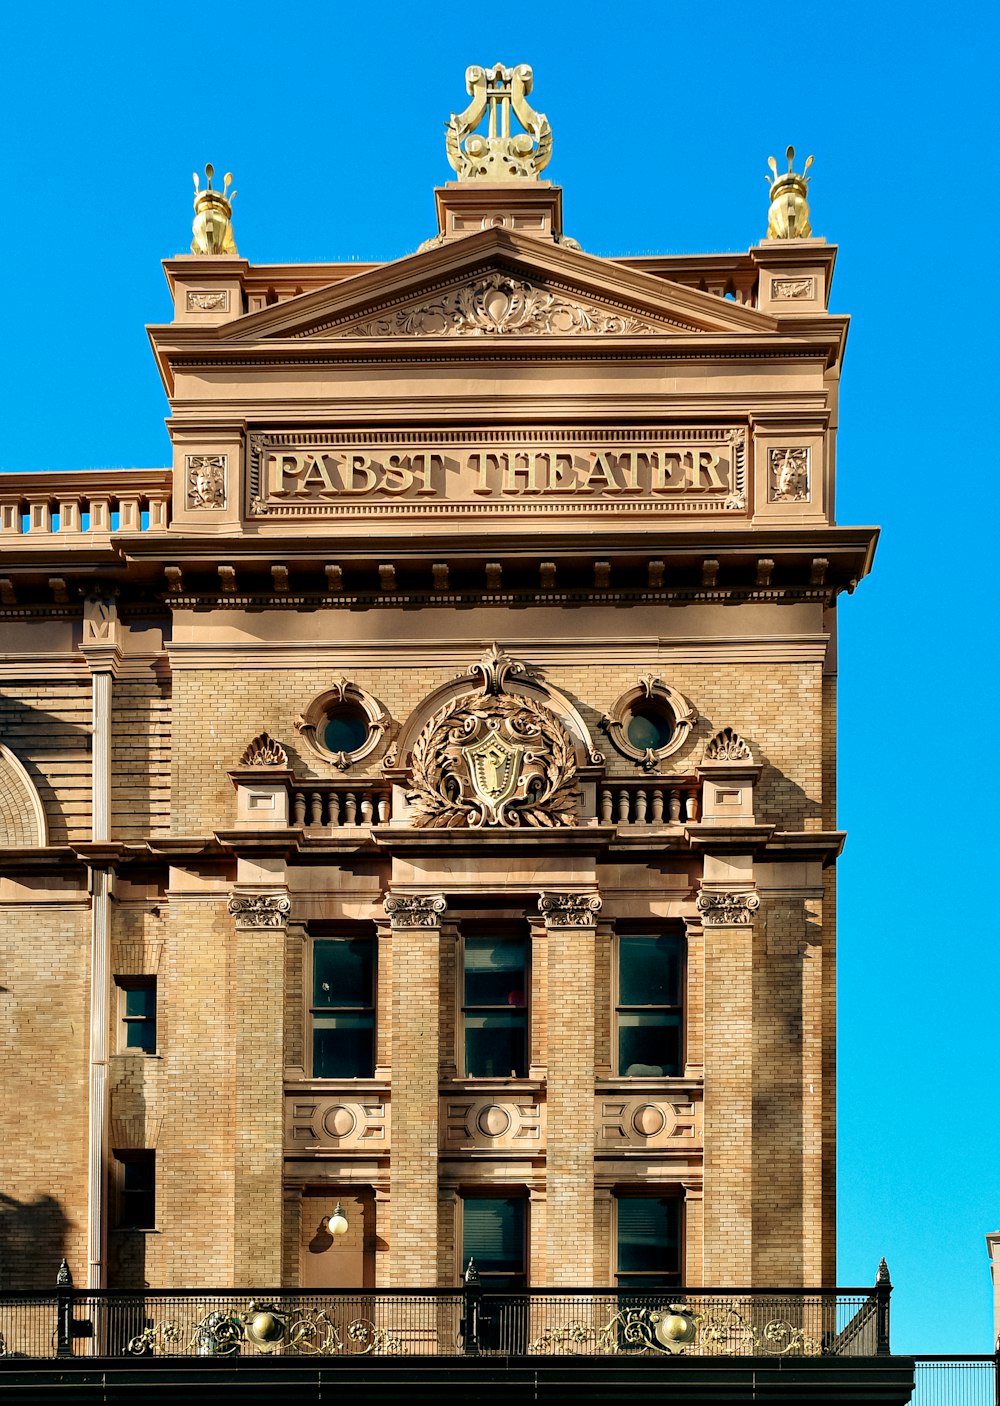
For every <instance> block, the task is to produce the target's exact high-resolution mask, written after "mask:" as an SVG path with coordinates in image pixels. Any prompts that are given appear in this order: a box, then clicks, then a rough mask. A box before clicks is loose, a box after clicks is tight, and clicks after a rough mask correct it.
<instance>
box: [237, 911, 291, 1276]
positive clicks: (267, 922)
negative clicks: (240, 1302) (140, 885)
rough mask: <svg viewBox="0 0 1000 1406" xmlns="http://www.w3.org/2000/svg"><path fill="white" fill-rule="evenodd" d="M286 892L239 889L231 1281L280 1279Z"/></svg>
mask: <svg viewBox="0 0 1000 1406" xmlns="http://www.w3.org/2000/svg"><path fill="white" fill-rule="evenodd" d="M290 906H291V905H290V902H289V899H288V896H287V894H286V893H285V892H284V891H282V890H273V889H272V890H268V891H267V892H263V893H261V892H253V893H252V892H246V891H243V890H240V891H237V892H236V893H234V894H233V896H232V898H231V899H230V900H229V911H230V913H231V914H232V916H233V919H234V921H235V924H236V941H235V945H234V979H235V980H234V986H235V997H236V1000H235V1005H234V1008H233V1050H234V1055H235V1063H236V1080H235V1089H236V1128H235V1139H234V1166H233V1202H234V1224H233V1283H234V1284H235V1285H237V1286H245V1287H248V1288H250V1287H253V1286H254V1285H258V1284H277V1283H279V1282H280V1279H281V1258H282V1256H281V1251H282V1245H281V1224H282V1195H281V1186H282V1171H283V1159H282V1143H283V1131H284V1130H283V1126H282V1123H283V1107H282V1096H283V1087H282V1070H283V1065H284V1052H283V1031H284V1008H285V990H284V977H285V924H286V922H287V919H288V913H289V909H290Z"/></svg>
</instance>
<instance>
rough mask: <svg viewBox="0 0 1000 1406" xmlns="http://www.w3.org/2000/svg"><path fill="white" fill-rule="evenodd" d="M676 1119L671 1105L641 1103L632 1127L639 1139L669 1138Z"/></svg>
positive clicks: (634, 1115) (634, 1114) (633, 1118)
mask: <svg viewBox="0 0 1000 1406" xmlns="http://www.w3.org/2000/svg"><path fill="white" fill-rule="evenodd" d="M675 1123H676V1119H675V1118H674V1117H673V1109H672V1108H671V1107H670V1105H669V1104H662V1103H641V1104H639V1106H638V1108H636V1110H635V1112H634V1113H633V1114H632V1127H633V1128H634V1129H635V1131H636V1133H637V1134H638V1135H639V1137H659V1136H660V1135H661V1134H663V1135H665V1136H667V1137H669V1136H670V1134H671V1133H672V1132H673V1130H674V1126H675Z"/></svg>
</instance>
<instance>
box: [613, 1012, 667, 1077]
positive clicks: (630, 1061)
mask: <svg viewBox="0 0 1000 1406" xmlns="http://www.w3.org/2000/svg"><path fill="white" fill-rule="evenodd" d="M618 1072H619V1073H620V1074H626V1075H628V1074H631V1075H642V1074H649V1075H651V1076H652V1075H660V1074H680V1073H681V1018H680V1013H679V1012H676V1011H674V1012H671V1011H621V1012H619V1015H618Z"/></svg>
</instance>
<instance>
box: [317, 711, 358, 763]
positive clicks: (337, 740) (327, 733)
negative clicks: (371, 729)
mask: <svg viewBox="0 0 1000 1406" xmlns="http://www.w3.org/2000/svg"><path fill="white" fill-rule="evenodd" d="M367 736H368V718H367V715H366V714H365V713H364V711H363V710H362V709H361V708H357V707H352V706H350V705H348V706H347V707H344V708H334V709H333V710H332V711H331V712H330V713H329V714H328V716H327V720H326V724H325V726H324V728H323V733H322V738H321V741H322V743H323V746H324V747H326V748H327V750H328V751H330V752H356V751H357V750H358V748H359V747H363V746H364V744H365V739H366V738H367Z"/></svg>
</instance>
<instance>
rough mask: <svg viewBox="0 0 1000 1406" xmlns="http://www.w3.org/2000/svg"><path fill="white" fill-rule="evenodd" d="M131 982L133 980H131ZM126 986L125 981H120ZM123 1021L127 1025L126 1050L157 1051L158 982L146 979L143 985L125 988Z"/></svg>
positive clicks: (120, 983)
mask: <svg viewBox="0 0 1000 1406" xmlns="http://www.w3.org/2000/svg"><path fill="white" fill-rule="evenodd" d="M130 980H131V979H130ZM119 985H122V986H124V981H123V980H119ZM123 997H124V1008H123V1011H122V1021H123V1022H124V1025H125V1048H126V1049H129V1050H144V1051H146V1052H149V1051H151V1050H155V1049H156V982H155V979H154V978H146V979H144V980H143V984H142V985H134V986H133V985H128V986H124V992H123Z"/></svg>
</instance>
